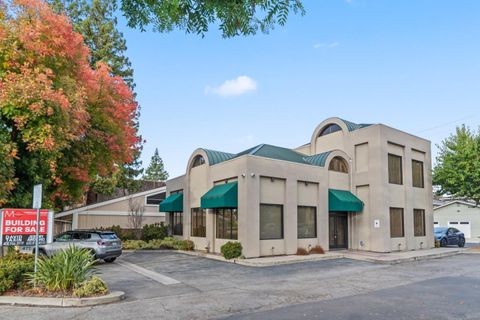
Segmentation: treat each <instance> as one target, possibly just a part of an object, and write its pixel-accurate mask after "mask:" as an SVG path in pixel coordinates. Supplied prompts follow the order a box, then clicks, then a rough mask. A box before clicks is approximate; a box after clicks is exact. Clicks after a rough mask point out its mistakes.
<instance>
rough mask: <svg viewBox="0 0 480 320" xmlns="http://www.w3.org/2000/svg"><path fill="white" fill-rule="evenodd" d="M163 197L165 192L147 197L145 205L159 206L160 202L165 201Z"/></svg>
mask: <svg viewBox="0 0 480 320" xmlns="http://www.w3.org/2000/svg"><path fill="white" fill-rule="evenodd" d="M165 196H166V193H165V192H161V193H157V194H152V195H151V196H148V197H147V204H151V205H158V204H160V202H162V200H165Z"/></svg>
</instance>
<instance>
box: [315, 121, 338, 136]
mask: <svg viewBox="0 0 480 320" xmlns="http://www.w3.org/2000/svg"><path fill="white" fill-rule="evenodd" d="M340 130H342V128H340V126H339V125H338V124H335V123H332V124H329V125H328V126H326V127H325V128H323V130H322V131H321V132H320V134H319V135H318V136H319V137H321V136H325V135H327V134H330V133H334V132H337V131H340Z"/></svg>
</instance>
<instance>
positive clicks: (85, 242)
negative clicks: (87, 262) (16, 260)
mask: <svg viewBox="0 0 480 320" xmlns="http://www.w3.org/2000/svg"><path fill="white" fill-rule="evenodd" d="M71 245H74V246H77V247H79V248H87V249H89V250H90V251H91V253H92V254H93V255H94V256H95V259H100V260H104V261H105V262H113V261H115V259H116V258H117V257H119V256H120V255H121V254H122V241H121V240H120V239H119V238H118V237H117V235H116V234H115V233H114V232H112V231H98V230H73V231H67V232H64V233H61V234H59V235H57V236H56V237H55V238H54V239H53V242H52V243H49V244H46V245H41V246H39V248H38V253H39V254H45V255H47V256H51V255H53V254H55V253H56V252H58V251H60V250H63V249H66V248H68V247H69V246H71Z"/></svg>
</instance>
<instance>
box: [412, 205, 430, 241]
mask: <svg viewBox="0 0 480 320" xmlns="http://www.w3.org/2000/svg"><path fill="white" fill-rule="evenodd" d="M418 213H420V214H421V215H422V232H421V233H417V228H416V224H415V222H416V219H415V215H417V214H418ZM426 235H427V233H426V228H425V209H413V236H414V237H425V236H426Z"/></svg>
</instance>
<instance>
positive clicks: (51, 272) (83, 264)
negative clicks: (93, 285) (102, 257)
mask: <svg viewBox="0 0 480 320" xmlns="http://www.w3.org/2000/svg"><path fill="white" fill-rule="evenodd" d="M94 263H95V261H94V260H93V258H92V256H91V254H90V251H89V250H88V249H81V248H78V247H75V246H70V247H68V248H67V249H65V250H62V251H60V252H58V253H56V254H55V255H53V256H51V257H50V258H45V259H39V260H38V264H37V272H36V273H35V274H33V273H31V274H30V275H29V276H30V279H31V283H33V284H35V285H36V286H40V287H43V288H45V289H47V290H48V291H67V290H72V289H73V288H75V287H78V286H80V284H81V283H82V282H84V281H85V280H87V279H89V278H90V277H91V275H92V272H93V264H94Z"/></svg>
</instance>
